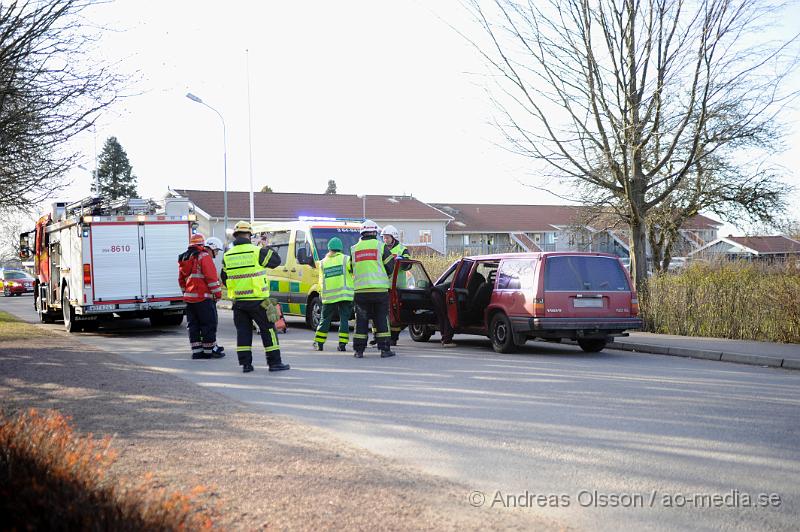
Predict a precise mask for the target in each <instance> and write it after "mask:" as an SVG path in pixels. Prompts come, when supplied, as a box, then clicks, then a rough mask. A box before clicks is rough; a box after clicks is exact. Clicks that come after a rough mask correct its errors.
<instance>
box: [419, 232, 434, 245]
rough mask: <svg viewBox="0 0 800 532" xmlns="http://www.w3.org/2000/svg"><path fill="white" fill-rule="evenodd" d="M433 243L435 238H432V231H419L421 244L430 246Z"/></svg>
mask: <svg viewBox="0 0 800 532" xmlns="http://www.w3.org/2000/svg"><path fill="white" fill-rule="evenodd" d="M431 242H433V238H432V236H431V230H430V229H420V230H419V243H420V244H430V243H431Z"/></svg>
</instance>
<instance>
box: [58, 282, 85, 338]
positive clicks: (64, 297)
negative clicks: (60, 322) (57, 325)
mask: <svg viewBox="0 0 800 532" xmlns="http://www.w3.org/2000/svg"><path fill="white" fill-rule="evenodd" d="M61 311H62V312H63V314H64V329H66V330H67V332H69V333H74V332H78V331H80V330H81V327H80V325H78V322H77V321H75V309H74V308H73V306H72V305H70V303H69V288H67V287H64V291H63V292H61Z"/></svg>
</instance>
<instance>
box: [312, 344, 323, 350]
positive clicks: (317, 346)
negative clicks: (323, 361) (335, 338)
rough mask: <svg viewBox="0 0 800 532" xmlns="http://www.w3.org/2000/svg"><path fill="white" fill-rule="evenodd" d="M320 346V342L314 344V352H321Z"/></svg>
mask: <svg viewBox="0 0 800 532" xmlns="http://www.w3.org/2000/svg"><path fill="white" fill-rule="evenodd" d="M322 345H323V344H322V343H320V342H314V350H315V351H322Z"/></svg>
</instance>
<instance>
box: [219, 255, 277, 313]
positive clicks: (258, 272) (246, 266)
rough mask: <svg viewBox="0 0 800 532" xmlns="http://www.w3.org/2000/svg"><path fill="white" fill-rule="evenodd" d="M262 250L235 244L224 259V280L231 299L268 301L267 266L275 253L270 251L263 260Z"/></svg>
mask: <svg viewBox="0 0 800 532" xmlns="http://www.w3.org/2000/svg"><path fill="white" fill-rule="evenodd" d="M261 252H262V248H260V247H258V246H254V245H253V244H251V243H249V242H248V243H242V244H239V243H237V244H235V245H234V246H233V247H232V248H231V249H229V250H228V251H227V252H226V253H225V255H224V256H223V257H222V264H223V272H224V275H223V279H224V280H225V286H226V287H227V288H228V297H229V298H231V299H239V300H241V299H267V298H268V297H269V282H268V281H267V270H266V268H267V266H268V265H269V263H270V259H272V255H273V253H274V252H273V251H272V249H269V250H268V251H267V253H266V256H265V257H264V259H263V260H259V259H260V258H261V257H260V255H261Z"/></svg>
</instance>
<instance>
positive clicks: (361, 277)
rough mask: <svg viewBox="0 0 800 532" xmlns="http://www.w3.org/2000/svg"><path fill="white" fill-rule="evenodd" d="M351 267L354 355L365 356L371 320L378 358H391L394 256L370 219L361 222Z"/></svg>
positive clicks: (352, 250)
mask: <svg viewBox="0 0 800 532" xmlns="http://www.w3.org/2000/svg"><path fill="white" fill-rule="evenodd" d="M350 268H351V271H352V273H353V288H354V296H353V303H355V307H356V331H355V334H353V351H355V353H354V356H355V357H356V358H363V357H364V349H365V348H366V347H367V331H368V328H369V320H370V319H371V320H372V322H373V323H374V324H375V327H376V328H377V329H378V332H377V333H376V334H375V338H376V340H377V343H378V349H380V350H381V358H386V357H393V356H394V355H395V353H394V352H393V351H392V350H391V349H390V347H389V345H390V341H391V335H390V333H389V287H390V282H389V275H390V274H391V273H392V271H394V256H393V255H392V253H391V251H389V248H387V247H386V246H385V245H384V243H383V241H381V240H378V226H377V225H376V224H375V222H373V221H372V220H365V221H364V223H363V225H362V227H361V240H359V241H358V243H357V244H356V245H355V246H353V247H352V248H350Z"/></svg>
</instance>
